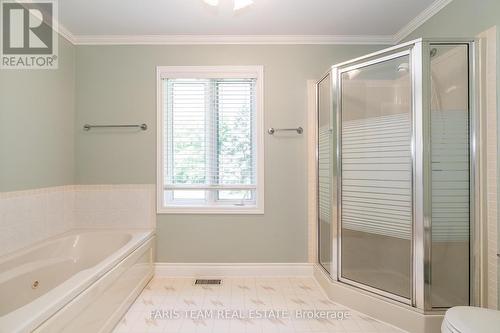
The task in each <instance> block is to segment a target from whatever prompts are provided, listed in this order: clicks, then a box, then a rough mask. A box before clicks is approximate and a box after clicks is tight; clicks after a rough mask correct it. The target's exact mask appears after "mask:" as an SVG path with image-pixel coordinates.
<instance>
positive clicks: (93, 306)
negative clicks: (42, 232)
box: [0, 230, 154, 333]
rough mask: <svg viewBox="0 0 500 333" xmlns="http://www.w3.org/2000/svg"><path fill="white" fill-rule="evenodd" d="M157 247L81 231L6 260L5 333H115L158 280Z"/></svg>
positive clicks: (1, 287) (1, 314)
mask: <svg viewBox="0 0 500 333" xmlns="http://www.w3.org/2000/svg"><path fill="white" fill-rule="evenodd" d="M153 242H154V233H153V232H152V231H137V230H135V231H132V230H129V231H121V230H120V231H116V230H114V231H112V230H75V231H71V232H69V233H65V234H63V235H60V236H57V237H54V238H50V239H48V240H46V241H44V242H42V243H39V244H37V245H35V246H32V247H30V248H26V249H23V250H20V251H17V252H15V253H12V254H9V255H7V256H3V257H0V333H15V332H33V331H35V332H50V333H54V332H71V333H77V332H92V333H93V332H109V331H110V330H111V329H112V328H113V327H114V325H115V324H116V322H117V321H118V320H119V318H120V317H121V315H122V314H123V313H124V312H125V311H126V309H127V308H128V306H129V305H130V304H131V302H132V301H133V300H134V298H135V297H136V296H137V295H138V294H139V292H140V291H141V290H142V288H144V286H145V285H146V284H147V282H148V281H149V279H151V277H152V275H153Z"/></svg>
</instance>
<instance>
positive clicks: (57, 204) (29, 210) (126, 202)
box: [0, 184, 156, 255]
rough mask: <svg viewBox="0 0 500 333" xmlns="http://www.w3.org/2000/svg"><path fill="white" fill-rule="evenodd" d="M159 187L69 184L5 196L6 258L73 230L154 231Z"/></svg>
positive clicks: (1, 249) (1, 216)
mask: <svg viewBox="0 0 500 333" xmlns="http://www.w3.org/2000/svg"><path fill="white" fill-rule="evenodd" d="M154 203H155V190H154V185H149V184H148V185H69V186H58V187H50V188H43V189H36V190H28V191H15V192H4V193H0V255H3V254H6V253H9V252H12V251H15V250H18V249H20V248H23V247H26V246H29V245H32V244H33V243H36V242H38V241H41V240H43V239H46V238H48V237H51V236H54V235H57V234H60V233H63V232H66V231H68V230H70V229H73V228H126V229H131V228H154V227H155V225H156V214H155V206H154Z"/></svg>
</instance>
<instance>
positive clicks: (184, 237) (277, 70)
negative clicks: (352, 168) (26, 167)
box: [76, 45, 382, 262]
mask: <svg viewBox="0 0 500 333" xmlns="http://www.w3.org/2000/svg"><path fill="white" fill-rule="evenodd" d="M380 48H382V46H324V45H323V46H319V45H304V46H299V45H295V46H250V45H248V46H244V45H233V46H79V47H78V48H77V78H78V80H77V96H76V100H77V104H76V105H77V122H76V123H77V135H76V145H77V157H76V161H77V168H76V170H77V182H78V183H79V184H101V183H103V184H108V183H116V184H121V183H150V184H153V183H155V181H156V77H155V71H156V66H157V65H264V70H265V81H264V84H265V110H264V112H265V127H266V128H267V127H270V126H275V127H295V126H304V127H305V126H306V119H307V118H306V116H307V113H306V103H307V101H306V80H308V79H318V78H320V76H321V75H322V74H323V73H324V72H325V71H326V70H327V68H328V67H329V66H330V65H332V64H334V63H336V62H338V61H343V60H347V59H350V58H352V57H356V56H359V55H362V54H365V53H368V52H371V51H374V50H376V49H380ZM87 122H88V123H142V122H145V123H147V124H148V125H149V129H148V131H147V132H139V133H128V132H127V133H125V132H120V133H118V132H116V133H98V132H88V133H87V132H83V131H82V130H81V126H82V125H83V124H84V123H87ZM306 135H307V133H306V134H305V135H302V136H291V137H287V138H280V137H271V136H268V135H266V136H265V214H264V215H239V216H238V215H159V216H158V226H157V233H158V242H157V244H158V245H157V250H158V251H157V255H158V261H161V262H306V261H307V221H306V217H307V213H306V207H307V198H306V192H307V191H306V188H307V187H306V182H307V174H306V163H307V161H306Z"/></svg>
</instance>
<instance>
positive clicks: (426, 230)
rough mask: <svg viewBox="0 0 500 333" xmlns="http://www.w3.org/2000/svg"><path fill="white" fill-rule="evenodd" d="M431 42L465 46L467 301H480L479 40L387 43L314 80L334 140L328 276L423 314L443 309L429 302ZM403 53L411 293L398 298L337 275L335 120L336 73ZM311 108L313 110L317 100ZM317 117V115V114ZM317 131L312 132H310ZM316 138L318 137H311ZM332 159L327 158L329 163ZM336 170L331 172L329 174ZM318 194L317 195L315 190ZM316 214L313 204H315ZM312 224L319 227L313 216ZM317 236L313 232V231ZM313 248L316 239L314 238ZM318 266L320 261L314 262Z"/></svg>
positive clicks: (339, 118) (338, 102) (339, 85)
mask: <svg viewBox="0 0 500 333" xmlns="http://www.w3.org/2000/svg"><path fill="white" fill-rule="evenodd" d="M432 45H467V47H468V57H469V62H468V63H469V68H468V71H469V73H468V74H469V75H468V77H469V151H470V156H469V163H470V165H469V170H470V177H469V181H470V238H469V244H470V255H469V272H470V284H469V286H470V297H469V299H470V304H471V305H481V302H482V299H481V290H482V280H483V274H482V267H481V261H480V253H481V248H480V241H479V239H480V234H481V219H482V213H481V203H480V194H481V191H482V190H483V189H482V186H481V178H480V174H479V172H480V170H481V169H480V160H481V156H480V149H479V148H480V147H479V142H480V127H481V119H480V98H479V90H478V89H479V40H477V39H475V38H463V39H457V38H455V39H417V40H413V41H410V42H407V43H403V44H400V45H397V46H394V47H390V48H387V49H384V50H381V51H378V52H374V53H371V54H368V55H366V56H363V57H359V58H356V59H352V60H350V61H347V62H343V63H340V64H337V65H334V66H332V67H331V69H330V70H329V71H328V72H327V73H326V74H325V75H324V76H323V77H322V79H321V80H319V81H318V83H317V91H316V99H317V102H318V101H319V89H318V85H319V83H320V82H322V81H323V80H324V79H325V78H328V75H329V76H330V80H331V82H330V83H331V96H330V101H331V110H330V112H331V114H330V121H331V122H333V119H335V122H336V124H335V126H333V124H331V126H330V127H331V128H333V130H334V132H335V133H334V135H335V136H336V140H337V144H336V147H333V148H334V149H335V152H333V154H336V156H334V157H335V158H336V164H335V165H332V169H333V168H335V170H336V172H331V175H332V180H331V188H332V206H331V207H332V210H331V216H332V221H331V228H332V231H331V234H332V254H331V255H332V269H331V272H329V274H328V275H329V276H330V278H331V279H332V280H334V281H337V282H340V283H343V284H346V285H350V286H352V287H354V288H359V289H361V290H363V291H366V292H369V293H371V294H373V295H374V296H375V297H382V298H384V299H388V300H391V301H396V302H400V303H403V304H406V305H408V306H411V307H413V308H415V309H418V310H419V311H421V312H423V313H427V312H430V313H436V312H442V311H443V310H444V309H443V308H438V307H433V305H432V303H431V289H432V284H431V268H432V266H431V256H432V253H431V245H432V243H431V226H432V219H431V186H430V185H431V159H430V153H431V149H430V114H431V88H430V85H431V83H430V71H431V66H430V63H431V61H430V60H431V49H432ZM405 55H407V56H409V59H410V64H409V69H410V75H411V85H412V96H411V109H412V110H411V114H412V135H411V151H412V154H411V155H412V156H411V159H412V196H413V198H412V201H413V214H412V215H413V222H412V246H411V248H412V251H411V261H412V264H411V289H410V291H411V293H410V294H411V296H410V298H404V297H401V296H398V295H395V294H392V293H389V292H386V291H383V290H379V289H377V288H373V287H369V286H367V285H364V284H361V283H358V282H354V281H350V280H348V279H345V278H343V277H342V271H341V267H342V257H341V242H342V238H341V232H342V230H341V227H340V217H341V213H342V207H341V195H342V191H341V186H340V185H339V184H341V182H342V174H341V170H342V169H341V163H342V161H341V158H342V156H341V147H342V142H341V139H342V138H341V135H340V133H341V131H340V130H341V124H342V113H341V104H342V99H341V98H342V96H341V92H342V83H341V80H340V78H341V75H342V73H344V72H346V71H350V70H353V69H357V68H361V67H365V66H369V65H372V64H376V63H380V62H384V61H387V60H391V59H394V58H398V57H401V56H405ZM316 105H317V108H318V109H317V112H318V114H319V103H316ZM318 118H319V117H318ZM316 133H318V131H316ZM317 142H318V141H317ZM318 158H319V152H318V151H317V152H316V163H317V164H316V168H317V170H318V168H319V166H318ZM332 162H333V161H332ZM335 174H336V176H335ZM318 195H319V193H318ZM317 210H318V212H319V203H317ZM317 216H318V221H317V222H318V225H319V214H318V215H317ZM318 239H319V233H318ZM318 246H319V242H318ZM319 256H320V249H319V248H318V262H319V261H320V260H319V259H320V257H319ZM320 266H321V264H320Z"/></svg>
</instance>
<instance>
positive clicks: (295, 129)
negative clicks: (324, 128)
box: [267, 127, 304, 135]
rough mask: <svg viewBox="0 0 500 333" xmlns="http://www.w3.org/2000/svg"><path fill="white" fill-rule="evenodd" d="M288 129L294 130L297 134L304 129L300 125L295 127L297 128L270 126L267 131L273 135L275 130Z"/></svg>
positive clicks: (283, 130) (284, 130)
mask: <svg viewBox="0 0 500 333" xmlns="http://www.w3.org/2000/svg"><path fill="white" fill-rule="evenodd" d="M289 131H295V132H297V134H302V133H304V129H303V128H302V127H297V128H274V127H271V128H270V129H268V130H267V133H269V134H270V135H274V133H276V132H289Z"/></svg>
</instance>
